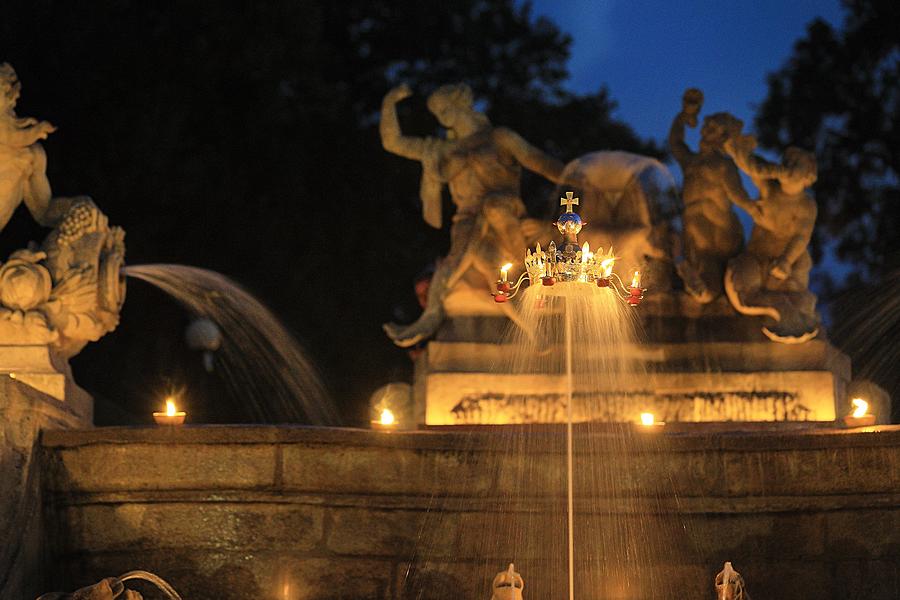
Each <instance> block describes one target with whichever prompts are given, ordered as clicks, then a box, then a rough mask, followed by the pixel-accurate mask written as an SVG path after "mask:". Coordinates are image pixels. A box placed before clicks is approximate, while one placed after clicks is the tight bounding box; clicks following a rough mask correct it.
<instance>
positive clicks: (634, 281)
mask: <svg viewBox="0 0 900 600" xmlns="http://www.w3.org/2000/svg"><path fill="white" fill-rule="evenodd" d="M631 287H632V288H637V289H641V272H640V271H635V272H634V277H632V278H631Z"/></svg>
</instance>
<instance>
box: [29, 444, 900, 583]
mask: <svg viewBox="0 0 900 600" xmlns="http://www.w3.org/2000/svg"><path fill="white" fill-rule="evenodd" d="M556 431H557V432H558V434H553V433H548V434H546V435H545V436H544V438H543V439H544V442H545V443H544V445H543V446H542V447H540V448H536V449H535V451H534V452H533V453H531V454H530V455H529V463H528V465H527V466H526V468H527V472H528V473H530V474H531V475H533V477H531V476H529V477H528V486H527V487H526V488H523V492H522V494H521V496H520V497H515V498H511V497H510V496H509V495H508V492H509V489H508V484H509V480H508V478H509V477H510V476H511V474H513V473H517V472H518V473H520V474H521V473H522V471H521V469H522V465H521V464H519V463H518V462H517V458H516V457H515V456H513V455H511V454H510V453H509V452H508V451H506V450H504V448H503V447H502V444H501V445H499V446H498V444H497V437H496V435H497V434H496V433H467V434H459V433H435V432H418V433H416V432H392V433H389V434H385V433H377V432H368V431H350V430H329V429H307V428H274V427H268V428H267V427H204V428H191V427H185V428H182V429H178V430H169V431H167V430H162V429H127V428H110V429H103V430H88V431H54V432H47V433H46V434H45V437H44V444H43V448H44V452H45V459H44V460H45V461H46V463H45V468H46V469H47V471H46V473H47V477H46V479H45V488H44V489H45V490H46V493H47V495H48V496H47V497H48V498H52V499H53V501H52V504H51V505H50V506H51V507H52V509H51V510H50V512H49V518H50V523H51V525H52V528H51V531H54V532H55V534H54V537H53V539H52V540H51V541H52V544H51V546H50V547H49V550H50V552H51V556H52V564H53V565H54V570H55V572H56V573H57V574H62V575H63V580H64V583H65V587H66V588H68V589H74V588H76V587H78V586H79V585H86V584H88V583H92V582H93V581H96V580H98V579H99V578H100V577H102V576H105V575H108V574H110V573H118V572H124V571H126V570H128V569H131V568H134V567H136V566H141V567H142V568H147V569H150V570H152V571H154V572H156V573H158V574H159V575H161V576H163V577H164V578H166V579H167V580H169V581H170V582H171V583H172V584H173V585H174V586H175V587H176V588H177V589H178V590H179V591H180V592H181V593H182V594H183V596H184V597H185V598H189V597H195V598H212V597H217V598H248V597H254V595H255V596H256V597H259V596H260V595H267V594H268V595H272V594H274V592H273V590H275V589H276V587H277V585H278V583H279V582H280V581H282V580H283V579H284V578H285V577H288V578H289V579H290V580H291V582H292V584H294V585H298V586H300V589H303V590H304V593H305V595H304V596H303V597H307V598H341V597H344V598H347V597H353V598H397V599H401V598H408V597H410V595H413V596H414V595H415V593H417V589H418V592H422V591H423V589H425V588H427V589H428V590H429V591H432V594H431V595H428V596H427V597H429V598H431V597H435V598H450V597H453V598H459V597H466V598H478V597H485V596H486V595H487V594H488V593H489V592H488V590H489V589H490V578H491V577H492V576H493V574H494V573H495V572H496V571H497V569H499V568H502V567H503V565H504V564H507V563H508V562H509V561H510V560H511V559H512V558H511V557H510V556H509V553H510V551H511V550H510V548H509V547H507V546H505V545H504V544H503V543H500V542H498V540H497V539H496V538H494V537H492V535H493V534H491V533H490V532H491V531H493V530H494V529H495V528H496V527H497V523H498V519H500V522H501V523H507V522H513V521H515V522H520V523H522V524H527V528H528V531H529V532H530V535H529V536H527V537H526V538H523V539H521V540H520V541H519V542H518V543H517V545H516V548H515V553H516V556H515V562H516V570H517V571H520V572H521V573H522V574H523V575H524V576H525V577H526V579H527V581H528V592H527V594H529V595H534V597H545V594H546V593H548V590H549V589H552V586H553V585H561V584H562V583H563V582H564V580H565V573H564V571H561V570H557V569H556V568H554V567H552V566H551V564H550V563H548V557H547V552H548V547H551V546H550V545H548V540H547V536H548V535H549V536H552V535H553V532H556V533H559V534H560V535H562V532H563V530H564V527H563V523H564V514H563V513H562V512H561V511H560V506H561V505H562V502H563V497H564V496H563V494H564V489H565V488H564V487H563V486H562V485H561V484H562V472H561V471H562V469H561V466H562V464H563V460H564V438H563V436H562V435H560V434H561V430H556ZM579 432H580V430H578V429H576V464H577V465H580V468H579V469H577V470H576V481H575V490H576V510H577V511H578V517H577V521H576V522H577V523H578V528H579V529H578V535H577V536H576V544H577V545H578V550H577V552H576V557H580V558H576V560H578V561H579V567H578V568H579V570H590V569H603V568H604V567H603V565H604V564H606V563H605V562H604V560H601V561H600V562H596V560H595V559H589V558H588V557H590V556H594V557H596V556H597V552H598V551H600V550H601V549H602V548H604V547H609V546H610V545H614V544H615V543H616V539H615V532H616V531H621V530H623V529H624V530H627V531H635V532H640V531H650V532H653V533H652V538H653V539H652V542H650V541H648V544H649V545H650V546H657V545H658V546H659V548H658V549H655V550H651V554H650V557H651V559H652V560H651V561H650V562H649V563H648V564H640V565H638V564H631V563H628V562H627V561H624V562H619V561H613V562H615V569H616V570H615V573H618V575H617V576H615V577H613V576H612V575H610V576H609V577H607V578H605V579H604V578H601V579H600V580H599V581H601V584H602V585H601V587H602V588H603V590H601V591H604V592H605V593H607V595H606V596H604V597H616V596H615V591H616V590H617V589H620V588H621V585H622V584H623V583H622V582H623V581H625V580H626V579H628V578H631V577H633V578H634V579H635V580H641V579H642V577H644V578H649V577H651V576H652V577H657V576H659V577H666V578H667V580H668V581H670V582H671V585H672V586H677V589H678V590H679V591H680V593H681V594H682V595H683V597H697V598H702V597H706V596H707V595H708V593H709V589H710V582H711V581H712V577H713V576H714V575H715V573H716V572H717V571H718V570H719V569H720V568H721V563H722V561H723V560H725V558H726V557H727V558H733V559H734V560H735V567H736V568H737V569H739V570H740V571H741V573H742V575H743V576H744V577H745V578H746V580H747V582H748V584H749V586H750V590H751V592H752V593H754V594H755V595H757V596H760V597H773V598H774V597H784V598H788V597H790V598H794V597H815V598H849V597H855V596H854V594H863V593H864V594H865V597H867V598H884V599H887V598H895V597H896V594H897V592H898V590H900V587H898V586H900V581H898V574H897V571H896V569H895V568H894V567H892V566H891V565H896V564H897V561H898V560H900V554H898V552H900V537H898V536H900V508H898V506H900V428H897V427H887V428H884V429H882V430H881V431H880V432H878V433H872V432H868V433H858V434H854V433H847V432H842V431H840V430H836V429H832V430H819V431H815V432H814V431H803V432H795V433H791V434H785V433H773V432H768V433H756V434H740V435H728V436H717V437H709V436H708V435H707V434H696V435H693V434H680V435H677V436H670V435H666V434H663V435H627V436H626V437H625V440H624V442H623V444H624V445H622V447H621V449H620V450H617V451H616V452H612V449H609V450H605V451H604V450H602V449H600V450H599V451H598V450H597V448H596V447H594V448H593V450H591V452H590V453H586V451H587V448H588V447H589V446H586V445H584V444H586V443H587V438H583V437H580V433H579ZM578 440H582V441H578ZM264 447H267V448H270V449H271V452H261V451H260V449H261V448H264ZM617 448H618V446H617ZM195 456H196V457H199V458H198V461H197V463H198V464H197V465H195V466H192V465H191V464H189V463H190V462H191V458H192V457H195ZM591 461H597V463H596V464H607V463H608V462H609V461H612V462H613V463H614V464H617V465H619V479H620V481H621V483H622V485H620V486H617V488H616V489H615V491H614V492H612V493H611V492H610V491H609V490H607V491H606V492H604V491H603V490H602V489H601V490H596V489H595V488H596V483H592V481H593V479H592V478H593V475H592V474H591V471H592V469H591V467H590V465H591V464H594V463H593V462H591ZM216 462H221V463H223V464H225V465H229V466H231V468H230V469H228V468H215V467H214V465H215V464H216ZM102 464H109V465H112V466H113V471H112V473H111V476H110V477H109V478H108V479H104V478H103V476H102V471H103V470H102V469H101V468H100V467H99V466H96V467H95V466H89V465H102ZM116 465H119V466H116ZM125 465H131V466H132V474H131V476H130V477H126V476H125V474H126V472H127V469H125ZM517 470H518V471H517ZM263 474H266V475H263ZM592 485H593V486H594V488H592ZM590 490H594V491H593V492H591V491H590ZM661 491H666V492H667V493H666V494H665V495H663V496H660V495H659V494H660V492H661ZM647 535H649V534H647ZM648 540H649V538H648ZM556 564H557V565H558V564H559V563H556ZM410 569H411V570H410ZM879 569H881V571H880V572H879V571H878V570H879ZM876 572H879V576H878V577H873V576H872V575H873V574H874V573H876ZM645 580H646V579H645ZM416 586H419V587H418V588H417V589H413V588H416ZM210 594H212V595H210ZM423 597H425V596H423ZM584 597H585V598H588V597H591V598H593V597H599V596H593V595H591V594H587V595H585V596H584ZM633 597H634V596H633ZM637 597H646V596H637Z"/></svg>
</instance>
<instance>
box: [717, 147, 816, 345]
mask: <svg viewBox="0 0 900 600" xmlns="http://www.w3.org/2000/svg"><path fill="white" fill-rule="evenodd" d="M755 147H756V140H755V139H754V138H753V137H752V136H736V137H733V138H732V139H730V140H729V141H728V142H727V143H726V144H725V149H726V151H727V152H728V153H729V154H730V155H731V156H732V157H733V158H734V161H735V163H737V165H738V167H740V169H741V170H742V171H744V172H745V173H746V174H747V175H749V176H750V178H751V179H752V180H753V183H754V184H755V185H756V187H757V188H758V189H759V192H760V197H759V199H758V200H756V201H751V200H744V199H736V200H735V202H736V203H737V204H738V206H740V207H741V208H743V209H744V210H746V211H747V212H748V213H749V214H750V216H751V217H753V231H752V232H751V234H750V242H749V243H748V244H747V249H746V250H745V251H744V252H743V253H741V254H740V255H739V256H737V257H736V258H733V259H732V260H731V261H730V262H729V263H728V269H727V271H726V274H725V291H726V293H727V294H728V299H729V300H730V301H731V304H732V305H733V306H734V308H735V309H737V310H738V311H739V312H741V313H743V314H747V315H761V316H765V317H768V319H769V320H770V322H769V323H767V324H766V326H765V327H763V333H765V334H766V336H768V337H769V338H770V339H772V340H774V341H778V342H784V343H801V342H805V341H807V340H809V339H812V338H813V337H815V336H816V334H817V333H818V329H819V317H818V315H817V314H816V296H815V295H814V294H813V293H812V292H810V291H809V270H810V268H811V267H812V258H811V257H810V255H809V252H808V250H807V247H808V246H809V242H810V239H811V238H812V234H813V229H814V227H815V224H816V212H817V209H816V203H815V201H814V200H813V199H812V198H810V197H809V195H808V194H807V193H806V189H807V188H809V187H810V186H811V185H812V184H813V183H814V182H815V181H816V177H817V170H816V157H815V156H814V155H813V154H812V153H811V152H807V151H805V150H801V149H800V148H793V147H792V148H788V149H787V150H786V151H785V153H784V157H783V158H782V161H781V164H773V163H770V162H768V161H767V160H765V159H764V158H762V157H760V156H758V155H756V154H754V153H753V150H754V148H755Z"/></svg>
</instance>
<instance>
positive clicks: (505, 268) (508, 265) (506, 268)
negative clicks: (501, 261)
mask: <svg viewBox="0 0 900 600" xmlns="http://www.w3.org/2000/svg"><path fill="white" fill-rule="evenodd" d="M510 269H512V263H506V264H505V265H503V266H502V267H500V272H501V273H507V272H509V270H510Z"/></svg>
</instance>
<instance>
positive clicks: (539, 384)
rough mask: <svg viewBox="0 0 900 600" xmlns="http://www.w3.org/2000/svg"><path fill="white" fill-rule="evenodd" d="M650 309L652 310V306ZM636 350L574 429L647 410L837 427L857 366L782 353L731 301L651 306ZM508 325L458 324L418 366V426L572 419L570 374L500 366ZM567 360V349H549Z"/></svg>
mask: <svg viewBox="0 0 900 600" xmlns="http://www.w3.org/2000/svg"><path fill="white" fill-rule="evenodd" d="M645 304H646V305H645ZM645 304H642V305H641V306H640V307H639V308H638V309H637V310H639V311H641V317H642V321H643V323H642V329H643V331H641V332H638V334H637V339H638V340H639V341H635V343H633V344H631V345H628V346H626V347H625V348H623V349H622V351H623V352H626V353H628V355H630V356H633V357H635V358H638V359H639V360H636V361H634V365H633V367H629V369H633V370H629V371H628V372H627V373H622V374H620V375H621V376H617V377H611V378H610V380H609V382H607V383H605V384H603V383H601V384H600V385H599V387H598V386H597V385H594V386H593V387H592V388H591V389H579V386H578V378H577V376H576V380H575V389H574V398H575V404H574V413H575V414H574V417H575V420H576V421H605V422H633V421H638V420H639V417H640V413H641V412H652V413H654V415H655V417H656V418H657V420H662V421H667V422H721V421H745V422H781V421H834V420H835V418H836V417H837V416H840V415H842V414H844V413H845V412H846V411H847V409H846V408H845V407H844V404H845V403H846V394H847V386H848V385H849V383H850V375H851V373H850V361H849V358H848V357H847V356H845V355H844V354H842V353H841V352H840V351H839V350H837V349H836V348H835V347H834V346H832V345H831V344H830V343H829V342H828V341H827V340H826V339H824V338H823V339H815V340H812V341H809V342H807V343H804V344H796V345H786V344H777V343H774V342H771V341H769V340H768V339H766V338H765V336H764V335H763V334H762V331H761V326H762V322H761V320H758V319H754V318H749V317H745V316H740V315H737V314H736V313H734V311H733V310H732V309H731V308H730V306H728V305H727V302H726V301H724V300H723V301H720V302H715V303H711V304H708V305H699V304H696V303H694V302H692V301H690V300H689V299H687V298H686V297H684V296H683V295H681V294H677V293H675V294H667V295H659V296H657V297H650V298H648V301H647V302H646V303H645ZM509 326H510V324H509V322H508V321H507V320H505V319H502V318H496V317H490V316H457V317H454V318H451V319H449V320H448V321H447V323H446V324H445V325H444V327H443V328H442V330H441V332H440V333H439V335H438V336H437V338H436V340H435V341H432V342H431V343H429V344H428V347H427V350H426V352H424V353H423V355H422V356H421V357H420V358H419V361H418V363H417V365H416V376H415V385H414V396H415V405H416V417H417V420H418V422H419V423H423V424H425V425H483V424H507V423H555V422H564V421H565V418H566V404H565V402H566V396H567V394H566V388H565V384H566V377H565V375H564V374H563V372H562V369H561V366H560V365H559V364H558V361H557V364H553V361H552V360H548V361H547V368H546V370H545V372H529V373H513V372H505V371H504V370H503V367H498V365H502V364H504V363H505V362H507V361H504V360H503V355H504V353H508V352H511V351H513V349H512V348H510V347H504V346H502V345H500V344H499V343H498V342H499V341H500V340H502V339H503V332H504V330H505V329H506V328H507V327H509ZM548 350H549V351H550V354H551V355H556V356H561V355H562V354H563V352H564V349H563V348H548Z"/></svg>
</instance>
